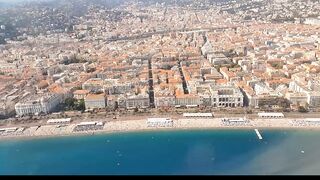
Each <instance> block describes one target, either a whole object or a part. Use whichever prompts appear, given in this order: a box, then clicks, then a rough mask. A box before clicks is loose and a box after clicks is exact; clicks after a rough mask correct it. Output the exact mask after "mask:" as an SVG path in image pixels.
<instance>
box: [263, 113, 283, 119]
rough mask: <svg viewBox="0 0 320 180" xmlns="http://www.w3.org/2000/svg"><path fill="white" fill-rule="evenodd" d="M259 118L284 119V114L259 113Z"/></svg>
mask: <svg viewBox="0 0 320 180" xmlns="http://www.w3.org/2000/svg"><path fill="white" fill-rule="evenodd" d="M258 116H259V118H272V119H273V118H284V114H283V113H258Z"/></svg>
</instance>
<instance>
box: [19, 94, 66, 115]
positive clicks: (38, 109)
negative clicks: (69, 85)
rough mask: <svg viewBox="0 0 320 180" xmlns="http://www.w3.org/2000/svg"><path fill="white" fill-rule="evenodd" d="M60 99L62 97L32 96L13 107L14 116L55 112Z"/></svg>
mask: <svg viewBox="0 0 320 180" xmlns="http://www.w3.org/2000/svg"><path fill="white" fill-rule="evenodd" d="M61 99H62V97H61V95H59V94H44V95H41V96H32V97H29V98H27V99H23V100H21V101H20V102H18V103H17V104H16V105H15V110H16V114H17V115H18V116H23V115H38V114H41V113H44V114H48V113H51V112H52V111H54V110H55V108H56V107H57V106H58V104H59V103H60V102H61Z"/></svg>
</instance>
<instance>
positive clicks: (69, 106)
mask: <svg viewBox="0 0 320 180" xmlns="http://www.w3.org/2000/svg"><path fill="white" fill-rule="evenodd" d="M76 101H77V100H76V99H74V98H67V99H66V100H65V101H64V104H65V107H66V109H68V110H73V109H74V107H75V103H76Z"/></svg>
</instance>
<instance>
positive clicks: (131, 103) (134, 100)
mask: <svg viewBox="0 0 320 180" xmlns="http://www.w3.org/2000/svg"><path fill="white" fill-rule="evenodd" d="M149 106H150V99H149V96H148V95H142V94H140V95H134V96H130V97H128V98H127V100H126V107H127V108H128V109H133V108H148V107H149Z"/></svg>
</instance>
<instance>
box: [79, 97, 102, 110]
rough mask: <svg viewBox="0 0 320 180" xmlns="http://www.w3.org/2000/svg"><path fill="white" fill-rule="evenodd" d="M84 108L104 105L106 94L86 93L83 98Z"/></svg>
mask: <svg viewBox="0 0 320 180" xmlns="http://www.w3.org/2000/svg"><path fill="white" fill-rule="evenodd" d="M84 103H85V107H86V110H92V109H99V108H101V109H102V108H105V107H106V96H105V94H104V93H101V94H88V95H87V96H86V97H85V98H84Z"/></svg>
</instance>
